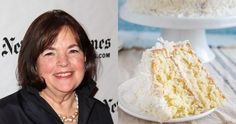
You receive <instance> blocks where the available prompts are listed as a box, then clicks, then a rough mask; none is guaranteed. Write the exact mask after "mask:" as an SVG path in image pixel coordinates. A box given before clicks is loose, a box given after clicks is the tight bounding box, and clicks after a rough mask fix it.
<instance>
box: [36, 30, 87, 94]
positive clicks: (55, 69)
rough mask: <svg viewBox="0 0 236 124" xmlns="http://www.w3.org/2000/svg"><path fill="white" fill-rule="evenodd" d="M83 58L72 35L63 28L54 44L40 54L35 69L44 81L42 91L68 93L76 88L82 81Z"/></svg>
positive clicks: (83, 71) (83, 70)
mask: <svg viewBox="0 0 236 124" xmlns="http://www.w3.org/2000/svg"><path fill="white" fill-rule="evenodd" d="M84 63H85V56H84V54H83V52H82V51H81V50H80V48H79V46H78V44H77V42H76V40H75V36H74V34H73V33H72V32H71V30H70V29H69V28H68V27H63V28H62V29H61V31H60V32H59V34H58V36H57V37H56V39H55V42H54V43H53V44H52V46H50V47H49V48H47V49H46V50H45V51H43V53H41V54H40V55H39V57H38V60H37V69H38V72H39V74H40V76H41V77H42V78H43V79H44V80H45V83H46V85H47V87H46V88H45V89H44V90H50V91H52V92H61V93H68V92H72V91H73V90H74V89H75V88H76V87H78V86H79V85H80V83H81V81H82V80H83V77H84V73H85V68H84Z"/></svg>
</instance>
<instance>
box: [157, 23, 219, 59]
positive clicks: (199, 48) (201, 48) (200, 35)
mask: <svg viewBox="0 0 236 124" xmlns="http://www.w3.org/2000/svg"><path fill="white" fill-rule="evenodd" d="M161 37H162V38H163V39H164V40H168V41H184V40H189V41H190V42H191V44H192V47H193V49H194V51H195V53H196V54H197V56H198V57H199V58H200V60H201V61H202V62H203V63H207V62H210V61H211V60H213V59H214V58H215V55H214V53H213V52H212V51H211V50H210V48H209V46H208V43H207V40H206V33H205V30H204V29H167V28H161Z"/></svg>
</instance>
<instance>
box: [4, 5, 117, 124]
mask: <svg viewBox="0 0 236 124" xmlns="http://www.w3.org/2000/svg"><path fill="white" fill-rule="evenodd" d="M96 68H97V65H96V53H95V50H94V48H93V46H92V45H91V43H90V41H89V39H88V36H87V34H86V33H85V31H84V29H83V28H82V27H81V25H80V24H79V23H78V22H77V21H76V20H75V19H74V18H73V17H72V16H70V15H69V14H67V13H66V12H64V11H61V10H53V11H49V12H46V13H44V14H42V15H40V16H39V17H38V18H36V19H35V20H34V21H33V23H32V24H31V25H30V27H29V28H28V30H27V32H26V34H25V36H24V38H23V41H22V46H21V50H20V54H19V58H18V81H19V85H20V86H21V87H22V88H21V89H20V90H19V91H17V92H16V93H14V94H12V95H10V96H7V97H5V98H3V99H1V100H0V123H2V124H63V123H64V124H78V123H79V124H112V123H113V122H112V118H111V115H110V112H109V108H108V106H106V105H105V104H103V103H102V102H100V101H98V100H97V99H95V98H94V97H93V95H94V93H95V92H94V91H95V90H96V86H95V85H96V83H95V82H94V81H93V79H94V78H95V77H96Z"/></svg>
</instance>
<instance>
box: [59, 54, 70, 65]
mask: <svg viewBox="0 0 236 124" xmlns="http://www.w3.org/2000/svg"><path fill="white" fill-rule="evenodd" d="M57 65H58V66H62V67H66V66H68V65H69V59H68V56H67V55H58V57H57Z"/></svg>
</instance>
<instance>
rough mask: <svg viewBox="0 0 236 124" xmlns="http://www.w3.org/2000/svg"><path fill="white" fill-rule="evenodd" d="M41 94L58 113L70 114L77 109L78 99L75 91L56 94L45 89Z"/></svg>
mask: <svg viewBox="0 0 236 124" xmlns="http://www.w3.org/2000/svg"><path fill="white" fill-rule="evenodd" d="M39 94H40V96H41V97H42V98H43V99H45V100H46V101H47V102H48V104H49V105H50V106H51V107H52V108H53V109H54V111H55V112H56V113H57V114H58V115H65V116H69V115H72V114H73V113H75V111H76V109H77V107H76V106H77V101H76V99H75V93H74V92H72V93H68V94H55V93H52V92H50V91H48V90H43V91H41V92H40V93H39Z"/></svg>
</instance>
